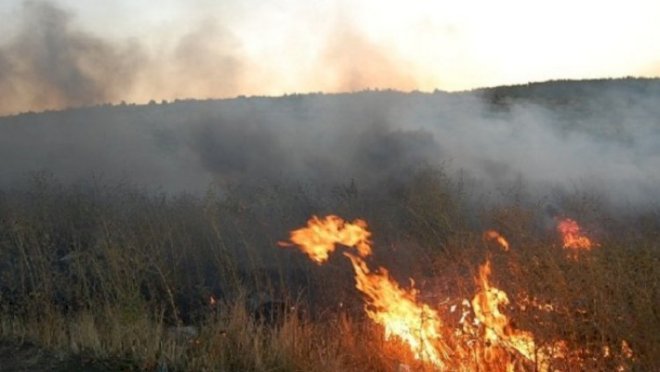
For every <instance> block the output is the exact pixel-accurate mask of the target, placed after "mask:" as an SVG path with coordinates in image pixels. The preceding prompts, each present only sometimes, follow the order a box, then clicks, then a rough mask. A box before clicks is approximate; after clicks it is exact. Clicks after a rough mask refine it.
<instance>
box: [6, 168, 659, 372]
mask: <svg viewBox="0 0 660 372" xmlns="http://www.w3.org/2000/svg"><path fill="white" fill-rule="evenodd" d="M510 193H511V195H510V196H511V197H510V198H507V199H508V200H509V201H507V202H503V203H488V204H483V205H481V204H479V203H477V202H475V200H478V198H473V197H472V196H471V195H469V192H468V191H466V190H465V188H464V184H463V183H462V182H461V180H460V179H456V178H454V177H448V176H447V175H446V174H445V173H444V171H443V170H442V169H440V168H435V167H420V169H417V170H416V171H415V172H413V173H412V174H411V176H410V177H407V178H406V179H404V180H399V181H398V182H393V183H389V184H388V183H385V184H381V185H379V187H377V188H375V187H372V188H363V187H361V185H360V184H359V183H357V182H347V183H346V184H334V185H332V184H328V185H318V184H315V185H313V184H305V183H298V182H281V183H264V184H254V183H253V184H244V185H241V184H236V185H231V187H227V188H226V189H225V190H224V191H222V192H221V191H217V190H216V191H214V190H213V189H211V190H210V191H209V192H208V193H207V194H206V195H202V196H195V195H186V194H178V195H166V194H164V193H159V192H155V191H152V190H146V189H143V188H139V187H136V186H132V185H130V184H126V183H114V184H113V183H109V182H92V181H90V182H83V183H78V184H73V185H65V184H62V183H60V182H59V181H58V180H57V178H56V177H52V176H49V175H47V174H38V175H34V176H33V177H32V179H31V181H30V182H29V183H28V184H27V186H26V187H23V188H21V189H16V188H15V189H12V188H7V189H5V190H4V191H3V192H2V193H0V221H1V222H0V278H1V281H0V283H1V287H0V290H1V291H0V335H1V338H2V340H4V341H3V344H2V345H3V347H0V351H2V352H0V363H3V364H4V365H9V366H13V367H16V369H19V370H20V369H23V370H39V369H40V368H41V370H51V369H58V368H59V369H61V370H68V369H71V368H74V369H78V368H87V369H88V370H143V369H146V370H165V368H166V369H167V370H225V371H238V370H241V371H250V370H253V371H263V370H269V371H307V370H318V371H340V370H341V371H365V370H374V371H376V370H378V371H381V370H382V371H397V370H398V371H403V370H433V369H434V368H436V367H438V365H437V364H435V367H434V363H432V362H431V361H429V359H428V358H426V355H425V354H423V353H422V354H418V355H417V356H418V357H419V358H415V353H416V352H417V351H418V350H417V351H416V350H413V349H411V347H410V346H409V345H408V344H406V343H404V342H402V341H401V339H400V338H398V337H396V336H393V337H389V339H388V337H386V336H385V333H384V328H383V326H382V325H381V324H377V323H376V322H374V321H373V320H372V319H371V318H370V317H369V316H368V315H367V314H366V313H365V311H364V307H365V305H364V304H365V299H366V298H368V296H366V295H364V294H363V293H360V291H358V290H357V289H356V288H355V278H354V274H353V270H352V268H351V265H350V262H349V260H347V259H346V258H345V257H343V256H344V254H342V253H344V252H349V250H350V248H348V247H339V248H337V250H338V252H336V253H334V254H333V255H331V256H330V257H329V260H328V262H327V263H324V264H322V265H319V264H316V263H314V262H312V261H311V260H309V259H308V258H307V257H306V256H305V254H303V252H301V251H300V250H299V249H297V248H296V245H295V244H292V243H291V242H289V243H288V244H286V242H288V241H289V239H290V235H289V234H290V232H291V231H292V230H295V229H298V228H301V227H303V226H305V225H306V223H307V221H308V219H309V218H310V217H312V216H313V215H317V216H319V217H323V216H326V215H330V214H334V215H338V216H341V217H343V218H345V219H346V220H347V221H353V220H355V219H358V218H359V219H363V220H364V221H366V223H367V226H368V227H367V228H368V230H369V231H370V232H371V234H372V235H371V239H372V248H373V252H372V254H371V256H370V257H368V258H366V259H365V262H367V264H368V265H369V266H370V267H371V268H372V269H375V268H376V267H379V266H382V267H385V268H387V269H388V270H389V272H390V275H391V280H392V281H393V282H397V283H399V284H400V286H401V289H402V290H403V291H404V292H406V293H408V298H413V299H414V302H416V303H417V304H427V305H428V306H429V307H430V308H431V309H433V311H436V312H437V314H439V317H440V318H441V322H442V326H441V329H439V330H438V332H439V334H440V335H439V336H438V337H437V338H436V339H434V340H435V342H438V343H443V344H444V345H445V346H446V347H447V350H449V351H448V353H449V354H448V355H446V356H443V357H442V358H443V360H448V361H450V362H449V363H450V364H446V363H445V364H444V367H443V368H446V369H450V370H484V371H486V370H488V371H492V370H505V369H506V368H507V366H509V367H510V368H513V369H514V370H536V369H538V370H544V369H545V370H552V371H554V370H562V371H573V370H639V371H651V370H658V369H659V368H660V365H659V364H658V355H660V315H659V314H660V270H658V269H657V267H658V264H659V263H660V245H659V244H660V239H659V238H660V235H659V234H660V218H659V215H658V213H659V212H658V211H657V210H653V209H649V210H648V211H646V212H636V213H633V212H625V213H624V212H622V211H620V210H617V209H615V208H610V207H608V204H607V203H606V202H604V201H602V200H600V199H599V198H598V197H597V196H595V195H590V194H588V193H584V192H575V193H573V194H568V193H564V194H561V195H555V197H554V201H553V204H552V205H549V204H548V202H547V200H535V199H534V198H532V197H525V196H524V195H526V194H525V189H524V187H523V186H520V187H518V188H516V189H511V190H510ZM560 218H571V219H573V220H575V221H578V222H579V224H580V226H581V228H582V231H583V232H584V234H585V235H586V236H588V237H589V239H591V240H592V242H593V247H592V249H590V250H579V251H574V250H570V249H567V248H564V247H563V241H562V237H561V236H560V234H559V233H558V231H557V228H556V224H557V221H558V220H559V219H560ZM486 230H494V231H497V232H499V234H501V235H502V236H503V237H505V238H506V240H507V241H508V243H509V246H510V247H509V250H508V251H504V250H503V249H502V248H501V247H500V246H499V244H498V243H497V242H496V241H493V240H491V239H490V238H489V237H488V236H485V235H484V231H486ZM486 261H489V263H490V268H491V269H492V273H491V274H490V277H486V278H484V276H483V275H482V274H483V273H480V267H481V268H483V267H484V266H482V265H485V262H486ZM374 271H375V270H374ZM411 279H412V280H411ZM484 279H485V280H486V281H488V284H486V285H484V281H483V280H484ZM413 281H414V283H413ZM412 285H414V288H416V289H417V290H418V291H419V292H418V293H417V295H416V296H413V297H410V293H411V292H412V291H411V288H412V287H411V286H412ZM488 285H489V286H490V287H491V288H495V289H499V291H501V292H504V293H506V295H507V296H508V299H509V300H510V302H509V303H508V304H506V303H504V302H499V303H498V304H497V305H496V306H495V310H494V311H493V312H494V313H495V312H497V311H501V314H502V315H501V316H500V317H499V320H498V321H504V322H505V324H500V331H501V332H503V333H501V332H500V333H498V332H497V327H498V326H497V325H493V324H489V323H488V322H484V321H481V322H479V321H475V320H474V319H475V312H474V309H473V307H474V305H473V304H474V302H473V301H472V300H473V298H474V297H476V294H477V293H479V292H480V291H482V293H486V292H487V291H488V290H487V288H486V292H484V287H485V286H486V287H487V286H488ZM496 292H497V291H496ZM489 293H490V292H489ZM465 300H467V301H465ZM372 310H373V308H372ZM486 315H488V314H486ZM493 315H495V316H496V317H497V314H493ZM466 319H467V320H468V321H466ZM482 320H483V319H482ZM493 330H495V336H493V334H492V331H493ZM489 332H490V333H489ZM520 335H523V336H521V337H523V338H524V339H525V340H527V341H529V340H530V339H531V340H533V341H532V344H531V345H533V346H529V345H528V346H525V347H527V348H530V347H531V349H526V350H531V353H532V355H531V358H527V357H525V356H524V352H521V351H520V350H522V349H520V348H518V349H517V348H516V347H515V345H513V342H512V339H513V338H515V337H518V336H520ZM7 345H9V346H7ZM12 345H13V346H12ZM18 345H23V346H18ZM12 347H13V348H14V349H12ZM434 347H435V346H434ZM525 347H523V349H524V348H525ZM16 348H18V349H16ZM21 348H23V349H21ZM25 348H27V350H31V349H30V348H34V349H35V350H39V352H40V354H35V353H34V352H25V351H24V352H23V353H20V352H16V351H12V350H26V349H25ZM7 350H9V351H7ZM26 353H27V354H30V355H37V356H35V357H33V359H34V358H36V360H31V359H30V358H25V359H22V360H20V361H17V360H16V359H17V358H23V357H21V355H23V356H24V355H26ZM39 355H41V358H42V359H39ZM11 363H18V364H11ZM30 363H32V364H30ZM72 366H73V367H72Z"/></svg>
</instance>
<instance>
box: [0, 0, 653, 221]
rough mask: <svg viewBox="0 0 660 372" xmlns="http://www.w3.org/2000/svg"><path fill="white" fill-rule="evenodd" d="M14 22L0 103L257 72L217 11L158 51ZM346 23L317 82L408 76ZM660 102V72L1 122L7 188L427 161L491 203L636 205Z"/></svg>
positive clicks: (103, 95)
mask: <svg viewBox="0 0 660 372" xmlns="http://www.w3.org/2000/svg"><path fill="white" fill-rule="evenodd" d="M18 23H19V24H20V25H21V26H20V28H19V29H18V30H17V32H16V33H15V34H13V35H11V36H10V37H9V38H8V41H7V42H6V43H4V44H3V45H1V46H0V96H1V97H2V100H1V101H0V112H3V111H4V112H11V111H12V110H14V109H15V108H16V107H30V108H33V109H44V108H57V107H66V106H80V105H92V104H97V103H102V102H108V101H114V102H117V101H120V100H122V99H124V97H142V96H148V97H152V98H163V97H168V98H171V97H181V96H184V97H185V96H190V97H198V98H199V97H205V96H218V95H220V96H222V95H230V94H231V93H232V92H234V91H239V90H240V89H241V87H243V85H244V84H245V81H246V79H248V78H247V77H246V75H247V74H246V73H245V71H247V69H246V66H247V65H248V64H249V62H248V61H246V59H245V57H244V56H243V55H242V53H241V48H240V46H239V45H237V41H236V39H235V38H234V37H233V36H232V33H231V32H230V31H229V30H227V29H225V28H223V27H221V26H220V25H219V24H218V23H217V22H214V21H212V20H209V21H208V22H206V23H201V24H199V25H198V26H197V27H195V28H193V29H192V31H190V30H189V31H188V32H187V33H186V35H184V36H183V37H181V38H180V39H178V40H173V41H172V44H171V45H172V47H171V48H164V49H162V50H157V51H153V50H150V51H149V52H147V51H146V50H147V49H146V48H145V47H144V46H140V45H138V44H136V43H131V42H126V43H123V44H122V43H117V42H112V43H111V42H109V41H107V40H104V39H102V38H99V37H96V36H94V35H92V34H89V33H85V32H83V31H80V30H78V29H76V28H75V27H74V26H73V23H72V15H71V14H70V13H68V12H66V11H64V10H62V9H59V8H57V7H55V6H53V5H51V4H50V3H45V2H27V3H25V5H24V8H23V19H21V20H20V22H18ZM339 29H340V30H343V31H341V32H337V33H336V34H335V35H334V36H333V37H332V38H330V40H329V41H328V44H327V45H326V46H325V48H323V47H322V48H320V49H321V50H323V51H324V52H323V53H322V54H321V56H320V58H321V60H322V63H321V65H328V66H332V68H331V69H329V70H327V71H326V72H327V74H328V75H329V78H327V79H325V80H324V79H321V80H322V81H323V82H324V84H326V85H327V86H328V87H330V88H329V89H357V88H361V87H364V86H370V85H372V84H373V85H374V86H377V85H378V84H377V82H378V81H381V80H382V79H383V76H388V77H389V78H390V81H396V82H397V84H398V85H402V86H410V87H414V85H415V81H414V79H412V78H411V77H409V76H408V74H407V73H405V69H402V63H403V62H402V61H401V60H400V59H399V58H397V57H396V56H395V55H389V54H387V53H384V52H383V50H382V48H379V47H378V46H377V45H375V44H372V43H371V42H370V41H369V40H368V39H366V38H364V37H363V36H361V35H360V34H359V32H357V31H352V28H351V27H350V24H349V25H340V27H339ZM351 50H352V51H354V52H352V53H349V51H351ZM161 60H166V61H169V62H167V63H163V64H156V63H155V62H156V61H161ZM362 62H364V63H362ZM356 66H357V67H356ZM154 91H158V92H159V94H160V96H159V97H153V96H150V94H151V95H152V94H153V92H154ZM657 102H660V82H659V81H657V80H635V79H626V80H615V81H598V82H574V83H569V82H563V83H562V82H558V83H552V84H539V85H530V86H526V87H520V88H506V89H504V88H503V89H494V90H484V91H478V92H472V93H453V94H447V93H443V92H436V93H434V94H422V93H410V94H403V93H397V92H392V91H384V92H373V91H372V92H362V93H353V94H340V95H320V94H314V95H292V96H285V97H281V98H239V99H233V100H222V101H177V102H174V103H170V104H155V103H152V104H149V105H143V106H134V105H125V104H122V105H115V106H112V105H102V106H95V107H87V108H81V109H77V110H68V111H62V112H48V113H43V114H29V115H19V116H13V117H6V118H1V119H0V187H10V186H13V185H16V184H17V182H19V181H20V180H21V179H25V177H26V176H27V175H28V174H29V173H30V172H34V171H43V170H45V171H49V172H52V173H53V174H54V175H55V176H56V177H58V178H60V179H62V180H63V181H66V182H68V181H76V180H79V179H89V178H90V177H100V178H105V179H109V180H117V179H121V180H126V181H128V182H134V183H137V184H140V185H145V186H148V187H152V188H153V187H155V188H162V189H163V190H165V191H173V192H177V191H184V190H186V191H192V192H204V191H205V190H206V189H207V187H208V186H209V185H210V184H211V183H219V184H221V185H225V184H232V183H238V184H240V183H244V182H270V181H273V180H287V181H294V182H297V181H300V182H315V183H318V184H333V183H348V182H351V181H352V180H354V181H356V182H357V184H358V185H359V186H360V187H367V188H370V187H379V186H382V185H385V184H392V183H393V182H394V183H396V182H400V181H401V180H405V179H406V177H409V176H410V175H411V174H413V173H414V172H415V170H416V169H419V168H422V167H424V166H426V165H431V166H441V167H443V168H444V169H445V170H446V171H447V173H448V174H450V175H455V174H460V175H461V177H465V178H466V179H468V180H472V181H473V184H475V185H477V188H478V190H477V192H479V193H484V194H487V196H488V197H489V198H492V199H494V200H496V199H499V198H504V197H506V195H507V193H510V191H509V190H510V188H511V187H512V186H511V185H521V184H522V185H524V186H525V187H526V189H527V190H529V192H531V193H533V194H535V196H539V197H543V196H544V195H552V194H553V193H556V192H563V191H566V190H568V191H571V190H589V191H590V192H594V193H597V194H599V195H602V196H603V197H604V198H606V199H607V200H609V201H611V202H612V203H614V204H616V205H620V206H633V207H635V208H638V207H642V206H648V205H657V201H658V200H660V172H658V169H660V147H659V146H660V106H658V104H657Z"/></svg>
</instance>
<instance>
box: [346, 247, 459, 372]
mask: <svg viewBox="0 0 660 372" xmlns="http://www.w3.org/2000/svg"><path fill="white" fill-rule="evenodd" d="M345 255H346V256H347V257H348V258H349V259H350V260H351V263H352V265H353V269H354V270H355V281H356V285H355V287H356V288H357V289H358V290H359V291H360V292H362V293H363V294H364V295H365V301H366V304H365V311H366V313H367V315H368V316H369V318H371V319H372V320H373V321H374V322H376V323H378V324H380V325H382V326H383V328H384V329H385V339H388V340H389V339H391V338H392V337H393V336H396V337H398V338H400V339H401V340H402V341H404V342H405V343H406V344H408V345H409V346H410V349H411V350H412V351H413V353H414V355H415V358H416V359H418V360H423V361H429V362H431V363H433V364H434V365H436V366H438V367H443V366H444V365H445V364H444V362H443V360H446V359H447V358H448V352H449V351H448V348H447V346H446V345H445V344H444V343H443V342H442V335H441V334H440V330H441V329H442V328H443V324H442V320H441V319H440V315H439V314H438V312H437V311H436V310H434V309H432V308H431V307H429V306H428V305H427V304H424V303H420V302H419V301H418V300H417V294H418V291H417V290H416V289H415V288H414V287H413V288H411V289H410V290H405V289H403V288H401V287H400V286H399V284H398V283H397V282H396V281H394V280H392V279H391V278H390V276H389V273H388V271H387V270H386V269H384V268H382V267H381V268H379V269H378V271H376V272H374V273H372V272H370V270H369V268H368V267H367V264H366V262H364V260H363V259H362V258H360V257H358V256H355V255H353V254H350V253H345Z"/></svg>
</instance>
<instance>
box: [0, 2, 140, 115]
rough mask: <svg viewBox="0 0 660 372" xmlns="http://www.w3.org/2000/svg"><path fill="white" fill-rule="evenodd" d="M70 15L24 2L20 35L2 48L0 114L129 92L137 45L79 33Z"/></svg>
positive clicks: (95, 100)
mask: <svg viewBox="0 0 660 372" xmlns="http://www.w3.org/2000/svg"><path fill="white" fill-rule="evenodd" d="M71 21H72V15H71V14H70V13H68V12H66V11H64V10H62V9H60V8H57V7H55V6H53V5H51V4H49V3H44V2H26V3H25V4H24V8H23V19H22V20H21V22H20V29H19V30H18V32H17V34H16V35H14V37H13V38H11V40H10V41H9V42H8V43H7V44H5V45H0V96H2V101H0V113H2V112H11V111H12V110H14V109H15V108H16V107H23V108H33V109H45V108H61V107H68V106H80V105H89V104H94V103H98V102H106V101H110V100H113V99H116V97H118V96H120V94H121V93H122V92H123V91H125V90H126V89H129V88H130V86H131V84H132V83H133V81H134V79H135V78H136V75H137V72H138V71H139V67H140V66H141V65H142V64H143V63H144V57H143V55H142V53H141V51H140V50H139V48H138V47H137V46H136V45H133V44H130V43H127V44H125V45H112V44H110V43H108V42H106V41H104V40H102V39H100V38H97V37H94V36H92V35H89V34H86V33H83V32H80V31H78V30H76V29H75V28H73V27H72V25H71Z"/></svg>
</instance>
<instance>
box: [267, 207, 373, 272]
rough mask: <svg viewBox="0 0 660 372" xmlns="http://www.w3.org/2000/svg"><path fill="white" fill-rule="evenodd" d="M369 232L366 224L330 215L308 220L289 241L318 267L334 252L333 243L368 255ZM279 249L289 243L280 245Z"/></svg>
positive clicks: (369, 244) (295, 231)
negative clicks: (305, 225)
mask: <svg viewBox="0 0 660 372" xmlns="http://www.w3.org/2000/svg"><path fill="white" fill-rule="evenodd" d="M370 236H371V233H370V232H369V231H368V230H367V223H366V222H365V221H363V220H359V219H358V220H355V221H353V222H352V223H349V222H346V221H344V220H343V219H342V218H341V217H337V216H334V215H329V216H327V217H325V218H324V219H320V218H318V217H316V216H312V218H311V219H310V220H309V221H307V227H303V228H300V229H298V230H293V231H292V232H291V238H290V239H291V242H293V243H294V244H296V245H298V246H299V247H300V249H301V250H302V251H303V252H304V253H305V254H307V256H309V258H310V259H311V260H312V261H314V262H316V263H317V264H319V265H320V264H322V263H324V262H325V261H327V260H328V257H329V256H330V253H332V252H334V250H335V244H342V245H345V246H347V247H354V248H356V249H357V251H358V254H359V255H360V256H361V257H366V256H369V255H370V254H371V241H370V240H369V237H370ZM279 245H280V246H283V247H287V246H289V245H290V244H288V243H284V242H280V243H279Z"/></svg>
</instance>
